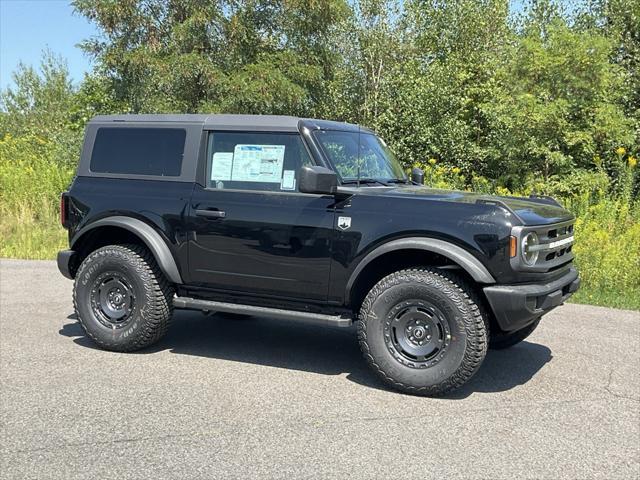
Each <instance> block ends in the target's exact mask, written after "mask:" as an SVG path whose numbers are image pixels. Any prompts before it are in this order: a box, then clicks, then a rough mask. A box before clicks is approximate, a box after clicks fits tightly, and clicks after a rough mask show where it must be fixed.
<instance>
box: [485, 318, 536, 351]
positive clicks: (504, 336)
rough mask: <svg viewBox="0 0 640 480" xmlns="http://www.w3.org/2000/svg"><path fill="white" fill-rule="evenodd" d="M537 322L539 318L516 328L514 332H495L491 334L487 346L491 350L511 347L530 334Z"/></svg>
mask: <svg viewBox="0 0 640 480" xmlns="http://www.w3.org/2000/svg"><path fill="white" fill-rule="evenodd" d="M539 323H540V319H539V318H538V319H536V320H535V321H534V322H532V323H530V324H529V325H527V326H526V327H524V328H521V329H520V330H516V331H515V332H510V333H504V332H496V333H494V334H492V335H491V340H490V341H489V348H490V349H492V350H503V349H505V348H510V347H513V346H514V345H517V344H518V343H520V342H521V341H523V340H524V339H525V338H527V337H528V336H529V335H531V334H532V333H533V331H534V330H535V329H536V328H537V327H538V324H539Z"/></svg>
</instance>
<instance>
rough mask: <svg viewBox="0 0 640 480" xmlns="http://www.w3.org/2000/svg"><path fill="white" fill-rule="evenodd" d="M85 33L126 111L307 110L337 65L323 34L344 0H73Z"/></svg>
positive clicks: (342, 10)
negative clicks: (90, 30) (91, 30)
mask: <svg viewBox="0 0 640 480" xmlns="http://www.w3.org/2000/svg"><path fill="white" fill-rule="evenodd" d="M73 5H74V7H75V9H76V11H78V12H79V13H81V14H82V15H85V16H86V17H87V18H89V19H90V20H92V21H94V22H95V23H96V24H97V25H98V27H99V28H100V29H101V32H102V36H101V37H99V38H94V39H90V40H87V41H85V42H84V43H83V44H82V48H83V49H84V50H85V52H87V53H88V54H90V55H92V56H93V57H94V58H95V59H96V62H97V65H98V69H97V71H98V73H99V75H100V76H101V77H102V78H104V79H105V80H107V81H108V83H109V86H110V89H111V90H112V91H113V92H114V94H115V98H116V100H118V102H121V109H124V110H125V111H130V112H198V111H209V112H219V111H225V112H231V113H234V112H251V113H285V112H286V113H291V114H309V113H310V112H311V111H312V110H313V105H314V104H316V103H317V102H318V101H319V100H320V99H321V98H322V97H323V95H324V89H323V83H324V81H325V80H328V79H329V78H330V76H331V75H332V72H333V65H334V61H333V53H332V51H331V49H330V43H329V42H327V41H326V38H327V36H329V34H330V32H331V31H332V29H333V28H334V27H335V25H336V24H337V23H338V21H339V20H340V19H341V18H342V17H343V16H345V15H346V14H347V12H348V7H347V4H346V3H345V1H343V0H313V1H302V0H288V1H285V0H275V1H259V0H232V1H228V2H217V1H210V2H203V1H200V0H183V1H181V2H166V1H164V0H147V1H144V2H142V1H135V0H124V1H120V2H103V1H96V0H75V1H74V2H73Z"/></svg>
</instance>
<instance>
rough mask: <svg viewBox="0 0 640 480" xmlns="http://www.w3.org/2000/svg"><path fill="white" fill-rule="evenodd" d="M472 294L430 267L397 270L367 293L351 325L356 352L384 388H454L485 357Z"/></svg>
mask: <svg viewBox="0 0 640 480" xmlns="http://www.w3.org/2000/svg"><path fill="white" fill-rule="evenodd" d="M474 298H475V294H474V292H473V289H471V288H470V287H469V286H467V285H465V283H464V282H463V281H462V280H461V279H458V278H457V277H456V276H455V275H453V274H451V273H449V272H446V271H441V270H437V269H431V268H417V269H410V270H402V271H399V272H396V273H393V274H391V275H389V276H387V277H385V278H383V279H382V280H381V281H380V282H378V284H377V285H375V286H374V287H373V289H371V291H370V292H369V294H368V295H367V297H366V298H365V300H364V303H363V304H362V307H361V309H360V316H359V319H358V322H357V328H358V339H359V341H360V347H361V349H362V352H363V354H364V356H365V358H366V360H367V361H368V363H369V364H370V365H371V367H372V368H373V370H374V371H375V372H376V373H377V374H378V375H379V376H380V377H381V378H382V379H383V380H384V381H385V382H386V383H387V384H388V385H390V386H392V387H393V388H396V389H398V390H400V391H403V392H407V393H413V394H418V395H440V394H443V393H446V392H448V391H450V390H453V389H455V388H458V387H460V386H461V385H462V384H464V383H465V382H466V381H467V380H469V379H470V378H471V377H472V376H473V374H474V373H475V372H476V371H477V370H478V368H479V367H480V364H481V363H482V360H483V359H484V357H485V355H486V352H487V339H488V329H487V326H486V321H485V318H484V316H483V314H482V312H481V310H480V307H479V305H478V302H476V301H474Z"/></svg>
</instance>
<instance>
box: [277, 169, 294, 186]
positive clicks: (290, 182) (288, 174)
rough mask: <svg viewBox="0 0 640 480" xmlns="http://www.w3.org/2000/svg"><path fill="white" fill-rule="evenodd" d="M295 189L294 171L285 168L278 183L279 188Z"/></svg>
mask: <svg viewBox="0 0 640 480" xmlns="http://www.w3.org/2000/svg"><path fill="white" fill-rule="evenodd" d="M295 189H296V171H295V170H285V171H284V173H283V174H282V182H281V183H280V190H295Z"/></svg>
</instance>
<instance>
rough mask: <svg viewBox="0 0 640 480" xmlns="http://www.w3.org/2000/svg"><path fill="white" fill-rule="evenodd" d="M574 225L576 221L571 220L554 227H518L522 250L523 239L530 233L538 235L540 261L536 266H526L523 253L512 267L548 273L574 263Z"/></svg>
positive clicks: (537, 247) (537, 248)
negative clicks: (522, 256)
mask: <svg viewBox="0 0 640 480" xmlns="http://www.w3.org/2000/svg"><path fill="white" fill-rule="evenodd" d="M573 224H574V220H569V221H566V222H562V223H556V224H553V225H541V226H535V227H517V228H516V229H514V230H517V232H514V233H516V235H517V237H518V239H519V245H520V248H522V247H521V246H522V241H521V240H522V239H523V238H524V237H525V236H526V235H527V234H528V233H530V232H535V233H536V234H537V235H538V242H539V244H538V245H536V246H535V247H533V248H535V249H536V250H538V252H539V254H538V259H537V261H536V263H535V264H534V265H526V264H525V263H524V262H523V261H522V258H521V255H520V254H521V252H520V251H519V252H518V255H517V256H516V257H515V258H514V259H512V265H513V267H514V268H516V269H517V270H528V271H536V272H548V271H551V270H555V269H558V268H561V267H563V266H565V265H566V264H568V263H570V262H572V261H573V241H574V240H573V233H574V230H573Z"/></svg>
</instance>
